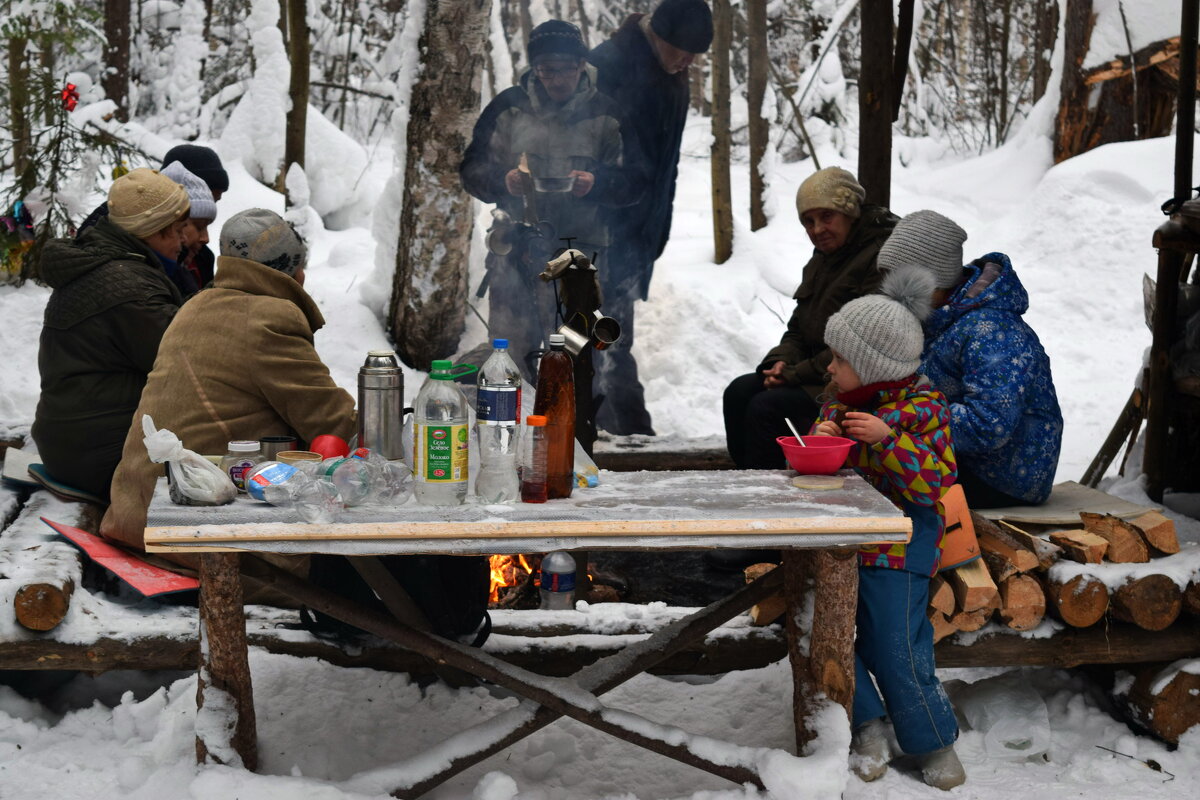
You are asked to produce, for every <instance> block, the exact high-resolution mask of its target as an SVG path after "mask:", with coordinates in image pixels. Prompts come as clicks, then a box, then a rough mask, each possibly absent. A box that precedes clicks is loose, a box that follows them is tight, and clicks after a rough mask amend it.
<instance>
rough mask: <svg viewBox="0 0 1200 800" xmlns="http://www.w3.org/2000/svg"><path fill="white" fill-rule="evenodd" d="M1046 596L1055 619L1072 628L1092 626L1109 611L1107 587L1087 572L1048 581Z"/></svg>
mask: <svg viewBox="0 0 1200 800" xmlns="http://www.w3.org/2000/svg"><path fill="white" fill-rule="evenodd" d="M1046 599H1047V600H1048V601H1049V604H1050V607H1051V608H1052V609H1054V612H1055V614H1056V615H1057V616H1058V618H1059V619H1061V620H1062V621H1063V622H1065V623H1067V624H1068V625H1070V626H1072V627H1074V628H1087V627H1089V626H1091V625H1095V624H1096V623H1097V622H1099V621H1100V620H1101V619H1103V618H1104V612H1106V611H1108V587H1106V586H1105V585H1104V584H1103V583H1102V582H1100V581H1098V580H1096V579H1095V578H1093V577H1091V576H1089V575H1076V576H1075V577H1074V578H1071V579H1070V580H1068V581H1066V582H1065V583H1060V582H1058V581H1053V580H1051V581H1047V582H1046Z"/></svg>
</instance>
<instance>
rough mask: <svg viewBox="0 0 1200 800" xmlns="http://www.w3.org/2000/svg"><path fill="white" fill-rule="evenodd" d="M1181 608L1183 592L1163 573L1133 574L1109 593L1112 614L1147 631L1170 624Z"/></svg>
mask: <svg viewBox="0 0 1200 800" xmlns="http://www.w3.org/2000/svg"><path fill="white" fill-rule="evenodd" d="M1182 608H1183V593H1182V592H1181V591H1180V589H1179V586H1178V585H1177V584H1176V583H1175V581H1173V580H1172V579H1171V578H1169V577H1167V576H1166V575H1146V576H1145V577H1142V578H1135V579H1134V580H1131V581H1129V582H1128V583H1124V584H1122V585H1121V586H1120V587H1119V588H1118V589H1117V590H1116V591H1115V592H1113V596H1112V612H1113V616H1115V617H1116V618H1117V619H1122V620H1125V621H1126V622H1132V623H1134V624H1135V625H1137V626H1138V627H1139V628H1144V629H1146V630H1148V631H1161V630H1163V629H1164V628H1166V627H1168V626H1170V624H1171V623H1172V622H1174V621H1175V619H1176V618H1177V617H1178V616H1179V612H1180V610H1181V609H1182Z"/></svg>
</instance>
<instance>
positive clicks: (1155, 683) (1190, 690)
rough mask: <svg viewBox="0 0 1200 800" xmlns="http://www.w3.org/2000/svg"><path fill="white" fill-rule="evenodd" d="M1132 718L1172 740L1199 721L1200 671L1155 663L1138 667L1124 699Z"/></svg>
mask: <svg viewBox="0 0 1200 800" xmlns="http://www.w3.org/2000/svg"><path fill="white" fill-rule="evenodd" d="M1126 700H1127V703H1128V706H1129V709H1130V711H1131V712H1132V714H1133V717H1134V719H1136V720H1138V722H1140V723H1141V724H1142V725H1144V726H1145V727H1146V728H1147V729H1148V730H1150V731H1151V732H1152V733H1153V734H1154V735H1155V736H1157V737H1159V738H1160V739H1162V740H1163V741H1165V742H1169V743H1171V744H1179V738H1180V737H1181V736H1183V734H1185V733H1187V732H1188V731H1189V730H1191V729H1192V728H1193V727H1195V726H1196V725H1200V675H1197V674H1195V673H1191V672H1186V671H1184V670H1177V671H1176V672H1175V673H1174V675H1170V674H1165V673H1164V670H1163V668H1161V667H1156V668H1152V669H1144V670H1142V671H1140V672H1139V673H1138V675H1137V677H1136V678H1135V679H1134V682H1133V686H1132V687H1131V688H1130V690H1129V696H1128V698H1127V699H1126Z"/></svg>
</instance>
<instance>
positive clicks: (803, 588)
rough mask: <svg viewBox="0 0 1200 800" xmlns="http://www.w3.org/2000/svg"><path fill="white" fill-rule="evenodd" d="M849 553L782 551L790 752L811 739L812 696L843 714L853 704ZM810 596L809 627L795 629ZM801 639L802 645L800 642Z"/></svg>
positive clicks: (853, 562)
mask: <svg viewBox="0 0 1200 800" xmlns="http://www.w3.org/2000/svg"><path fill="white" fill-rule="evenodd" d="M854 556H855V551H853V550H833V551H825V550H822V551H817V552H812V551H788V550H785V551H783V570H784V596H785V598H786V599H787V604H788V613H787V619H786V623H787V624H786V630H787V641H788V658H789V659H790V661H791V664H792V680H793V695H792V704H793V705H792V708H793V714H794V716H795V721H796V752H797V753H798V754H803V753H804V750H805V748H806V747H807V746H808V744H809V743H810V742H811V741H812V740H813V739H814V738H816V731H813V730H811V729H810V727H809V717H810V716H811V715H812V713H813V711H814V710H815V707H816V703H817V697H818V696H819V695H821V694H824V695H825V696H826V697H828V698H829V699H830V700H832V701H833V702H835V703H838V704H839V705H841V706H842V707H844V708H845V709H846V716H847V718H850V717H851V711H852V707H853V703H854V616H855V611H856V609H857V608H858V560H857V559H856V558H855V557H854ZM810 591H811V594H812V606H811V608H812V628H811V630H808V631H805V630H802V629H801V625H802V623H803V622H804V610H805V608H806V599H807V595H808V594H809V592H810ZM806 634H807V636H808V641H807V646H804V637H805V635H806Z"/></svg>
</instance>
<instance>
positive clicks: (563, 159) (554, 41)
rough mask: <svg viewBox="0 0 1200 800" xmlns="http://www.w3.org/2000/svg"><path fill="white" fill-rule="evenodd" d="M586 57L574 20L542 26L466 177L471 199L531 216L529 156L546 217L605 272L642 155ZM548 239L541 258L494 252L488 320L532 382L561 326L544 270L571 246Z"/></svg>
mask: <svg viewBox="0 0 1200 800" xmlns="http://www.w3.org/2000/svg"><path fill="white" fill-rule="evenodd" d="M586 55H587V46H586V45H584V43H583V36H582V34H580V32H579V29H578V28H577V27H575V26H574V25H572V24H571V23H569V22H563V21H562V20H549V21H547V22H544V23H542V24H541V25H538V26H537V27H536V28H534V29H533V32H532V33H531V34H530V36H529V63H530V65H531V66H530V69H529V71H528V72H526V73H525V74H524V75H522V76H521V80H520V83H519V84H518V85H516V86H511V87H509V88H508V89H505V90H504V91H503V92H501V93H500V94H499V95H497V96H496V98H495V99H494V100H492V101H491V102H490V103H488V105H487V108H485V109H484V110H483V113H482V114H481V115H480V117H479V121H478V122H477V123H476V124H475V130H474V133H473V136H472V138H471V144H470V146H469V147H468V148H467V152H466V154H465V155H464V156H463V162H462V165H461V167H460V169H459V174H460V176H461V178H462V182H463V187H464V188H465V189H466V190H467V191H468V192H469V193H470V194H471V195H473V196H474V197H477V198H479V199H480V200H482V201H483V202H485V203H495V204H496V207H497V208H498V209H500V210H502V211H505V212H507V213H508V214H509V216H511V217H512V218H513V219H515V220H522V219H523V218H524V215H525V204H526V197H525V188H524V183H523V181H524V178H523V177H522V160H523V161H524V167H525V168H526V169H527V170H528V173H529V175H530V180H531V183H532V186H531V187H530V188H531V189H532V190H533V191H532V200H533V203H534V206H535V208H536V211H537V214H538V218H539V221H541V222H543V223H546V224H548V225H549V226H550V227H551V228H552V229H553V235H554V236H555V237H571V238H573V239H574V241H573V242H572V244H571V246H572V247H575V248H577V249H579V250H581V251H583V252H584V253H585V254H586V255H588V256H589V257H591V256H592V255H593V254H597V255H596V261H597V263H598V265H599V269H600V270H601V271H603V269H604V264H605V263H606V259H605V257H604V252H605V251H606V249H607V248H608V246H609V223H608V217H607V215H606V214H605V213H604V212H605V210H606V209H610V208H616V207H619V206H626V205H628V204H630V203H632V202H633V201H635V200H636V199H637V191H639V190H638V189H637V188H636V187H637V184H638V180H637V179H636V177H635V176H634V174H633V168H632V167H631V164H634V165H636V164H638V163H640V162H641V159H640V158H639V157H638V156H637V153H636V151H635V150H634V149H633V148H634V139H633V137H632V136H631V135H629V133H628V129H627V128H626V126H625V122H624V120H623V119H622V115H621V112H620V109H619V108H618V107H617V105H616V103H614V102H613V101H612V100H611V99H610V98H608V97H605V96H604V95H602V94H600V93H599V92H598V91H596V71H595V69H594V68H593V67H590V66H588V64H587V62H586V61H585V60H584V57H585V56H586ZM550 181H554V182H558V183H561V187H560V186H555V185H550V184H549V182H550ZM560 188H562V189H564V190H562V191H558V189H560ZM541 244H542V245H543V247H544V251H543V252H542V253H541V256H542V257H541V258H538V259H535V258H533V257H532V251H530V252H529V253H528V254H527V253H526V252H525V251H524V249H523V248H521V249H516V248H515V249H514V250H513V251H512V252H511V253H509V254H506V255H497V254H496V253H488V257H487V268H488V326H489V328H490V331H491V333H492V335H493V336H499V337H503V338H506V339H508V340H509V343H510V347H511V349H512V352H513V355H514V356H515V360H516V361H517V363H518V364H519V365H520V366H521V368H522V372H523V374H524V375H525V378H526V379H527V380H529V381H531V382H532V381H533V380H534V370H533V357H532V354H533V353H534V352H535V351H536V350H537V348H538V347H539V346H540V345H541V344H542V342H543V341H545V340H546V339H547V337H548V336H549V335H550V334H551V333H553V332H554V331H555V330H556V329H557V328H558V320H557V319H556V317H557V303H556V301H555V288H554V287H553V286H552V285H551V284H548V283H546V282H545V281H542V280H539V279H538V277H537V275H538V273H539V272H541V271H542V270H543V269H545V266H546V265H545V260H546V258H548V257H549V255H550V253H551V252H552V251H553V250H554V249H555V248H557V247H559V246H560V245H562V244H563V242H561V241H558V240H554V241H549V242H541ZM539 261H540V263H538V262H539ZM606 311H607V307H606ZM621 321H622V322H624V320H621Z"/></svg>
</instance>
